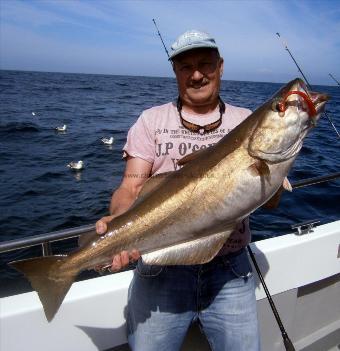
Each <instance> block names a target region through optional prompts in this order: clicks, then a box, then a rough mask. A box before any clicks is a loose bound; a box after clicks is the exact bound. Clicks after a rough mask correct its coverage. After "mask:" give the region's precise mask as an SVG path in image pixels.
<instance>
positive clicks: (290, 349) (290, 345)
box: [152, 19, 295, 351]
mask: <svg viewBox="0 0 340 351" xmlns="http://www.w3.org/2000/svg"><path fill="white" fill-rule="evenodd" d="M152 21H153V23H154V25H155V27H156V29H157V33H158V35H159V37H160V39H161V41H162V44H163V47H164V49H165V52H166V54H167V56H168V59H170V56H169V52H168V50H167V48H166V46H165V44H164V41H163V38H162V35H161V33H160V32H159V30H158V27H157V24H156V21H155V19H152ZM170 62H171V60H170ZM171 64H172V62H171ZM248 251H249V254H250V257H251V259H252V261H253V264H254V266H255V269H256V271H257V273H258V275H259V278H260V281H261V283H262V285H263V288H264V291H265V292H266V295H267V298H268V301H269V304H270V307H271V309H272V311H273V314H274V317H275V319H276V321H277V323H278V325H279V328H280V331H281V335H282V338H283V344H284V346H285V349H286V351H295V348H294V345H293V343H292V342H291V340H290V339H289V337H288V334H287V332H286V330H285V328H284V326H283V324H282V321H281V318H280V316H279V313H278V311H277V309H276V307H275V304H274V301H273V299H272V297H271V295H270V293H269V290H268V288H267V285H266V283H265V281H264V278H263V276H262V274H261V271H260V269H259V266H258V264H257V262H256V259H255V256H254V255H253V252H252V251H251V248H250V246H249V245H248Z"/></svg>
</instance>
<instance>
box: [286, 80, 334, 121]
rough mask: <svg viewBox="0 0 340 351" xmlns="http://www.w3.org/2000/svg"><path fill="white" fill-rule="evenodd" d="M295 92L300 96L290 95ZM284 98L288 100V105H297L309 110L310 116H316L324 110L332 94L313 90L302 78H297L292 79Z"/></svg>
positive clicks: (299, 107)
mask: <svg viewBox="0 0 340 351" xmlns="http://www.w3.org/2000/svg"><path fill="white" fill-rule="evenodd" d="M295 94H296V95H298V94H299V95H300V96H298V97H297V98H296V97H294V98H293V97H290V95H295ZM283 99H284V101H285V100H287V102H286V104H287V105H295V106H296V107H297V108H298V109H301V110H305V111H308V114H309V116H310V117H314V116H316V115H319V114H320V113H321V112H322V111H323V110H324V107H325V105H326V102H327V101H328V100H329V99H330V96H329V95H327V94H325V93H318V92H314V91H311V90H310V89H309V87H308V86H307V84H306V83H305V82H304V81H303V80H302V79H300V78H297V79H295V80H294V81H292V84H290V87H289V89H288V91H286V96H285V97H284V98H283Z"/></svg>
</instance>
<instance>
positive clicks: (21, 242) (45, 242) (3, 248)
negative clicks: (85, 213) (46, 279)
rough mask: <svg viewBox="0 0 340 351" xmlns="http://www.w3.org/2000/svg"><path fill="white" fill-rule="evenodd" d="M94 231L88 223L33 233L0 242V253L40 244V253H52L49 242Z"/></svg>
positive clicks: (46, 254)
mask: <svg viewBox="0 0 340 351" xmlns="http://www.w3.org/2000/svg"><path fill="white" fill-rule="evenodd" d="M94 232H95V225H94V224H89V225H84V226H80V227H75V228H69V229H63V230H58V231H55V232H51V233H47V234H40V235H34V236H30V237H27V238H20V239H15V240H8V241H4V242H0V253H3V252H9V251H14V250H19V249H24V248H28V247H32V246H38V245H40V246H41V249H42V255H43V256H49V255H52V246H51V244H52V243H53V242H56V241H61V240H66V239H71V238H77V237H79V236H81V235H86V234H91V233H94Z"/></svg>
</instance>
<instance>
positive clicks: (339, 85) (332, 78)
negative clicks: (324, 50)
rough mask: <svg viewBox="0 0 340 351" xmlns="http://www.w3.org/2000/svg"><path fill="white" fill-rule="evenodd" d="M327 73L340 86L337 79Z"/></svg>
mask: <svg viewBox="0 0 340 351" xmlns="http://www.w3.org/2000/svg"><path fill="white" fill-rule="evenodd" d="M328 75H329V76H330V77H331V78H332V79H333V80H334V81H335V83H336V84H338V85H339V86H340V83H339V81H338V80H337V79H336V78H334V76H333V75H332V74H331V73H328Z"/></svg>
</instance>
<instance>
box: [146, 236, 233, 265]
mask: <svg viewBox="0 0 340 351" xmlns="http://www.w3.org/2000/svg"><path fill="white" fill-rule="evenodd" d="M231 232H232V230H230V231H227V232H221V233H217V234H213V235H209V236H205V237H203V238H199V239H196V240H192V241H189V242H185V243H181V244H177V245H173V246H169V247H166V248H164V249H160V250H157V251H153V252H150V253H147V254H144V255H142V259H143V262H144V263H146V264H151V265H190V264H202V263H206V262H209V261H210V260H212V259H213V258H214V257H215V256H216V255H217V253H218V252H219V251H220V250H221V248H222V246H223V244H224V243H225V242H226V240H227V239H228V237H229V235H230V233H231Z"/></svg>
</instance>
